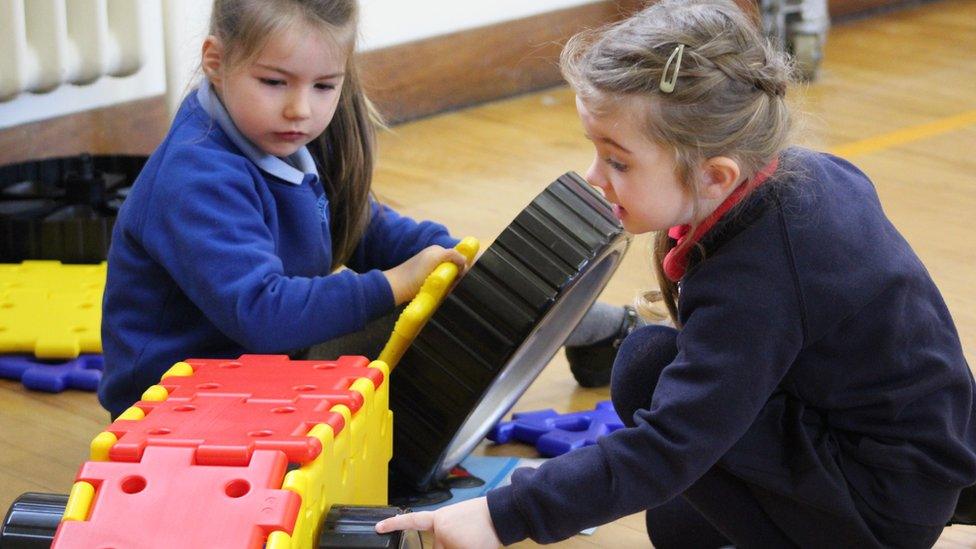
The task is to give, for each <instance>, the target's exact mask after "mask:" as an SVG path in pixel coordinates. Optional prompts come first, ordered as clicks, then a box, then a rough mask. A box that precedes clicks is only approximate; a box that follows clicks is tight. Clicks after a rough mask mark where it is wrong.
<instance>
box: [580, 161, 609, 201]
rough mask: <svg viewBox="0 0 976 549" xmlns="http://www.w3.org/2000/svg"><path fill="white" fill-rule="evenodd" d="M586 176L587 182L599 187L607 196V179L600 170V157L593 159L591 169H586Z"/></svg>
mask: <svg viewBox="0 0 976 549" xmlns="http://www.w3.org/2000/svg"><path fill="white" fill-rule="evenodd" d="M584 177H585V178H586V182H587V183H589V184H590V185H591V186H593V187H596V188H597V189H599V190H600V192H601V193H603V195H604V196H606V194H607V193H606V190H607V188H606V187H607V181H606V178H605V177H603V174H602V173H601V171H600V159H598V158H594V159H593V162H592V163H591V164H590V167H589V169H587V170H586V175H585V176H584Z"/></svg>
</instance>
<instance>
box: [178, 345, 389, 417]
mask: <svg viewBox="0 0 976 549" xmlns="http://www.w3.org/2000/svg"><path fill="white" fill-rule="evenodd" d="M186 362H187V363H189V364H190V366H192V367H193V375H192V376H189V377H181V376H170V377H167V378H166V379H164V380H162V381H161V382H160V383H159V384H160V385H162V386H163V387H165V388H166V390H167V391H168V392H169V400H179V399H183V400H186V399H190V398H193V397H194V396H195V395H198V394H200V395H203V394H215V395H238V396H243V397H245V398H248V399H252V400H253V399H265V400H294V399H296V398H344V397H348V396H349V395H350V394H352V400H351V401H350V402H351V403H352V404H353V405H352V406H350V407H349V408H350V411H352V412H353V413H355V412H356V411H357V410H359V408H360V407H362V405H363V399H362V395H360V394H359V393H357V392H350V391H348V389H349V386H350V385H351V384H352V382H354V381H355V380H356V379H358V378H361V377H365V378H369V380H370V381H372V383H373V387H378V386H379V385H380V384H381V383H383V372H381V371H380V370H377V369H376V368H367V366H368V365H369V360H368V359H367V358H365V357H361V356H342V357H339V359H338V360H291V359H289V358H288V356H287V355H241V357H240V358H238V359H236V360H226V359H196V358H192V359H188V360H187V361H186Z"/></svg>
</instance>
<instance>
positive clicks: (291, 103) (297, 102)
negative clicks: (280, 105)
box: [284, 92, 312, 120]
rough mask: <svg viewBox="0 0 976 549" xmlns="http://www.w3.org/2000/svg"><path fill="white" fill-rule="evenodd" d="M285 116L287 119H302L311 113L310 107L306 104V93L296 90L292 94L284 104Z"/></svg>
mask: <svg viewBox="0 0 976 549" xmlns="http://www.w3.org/2000/svg"><path fill="white" fill-rule="evenodd" d="M284 115H285V118H287V119H289V120H304V119H306V118H308V117H309V116H311V115H312V109H311V107H309V104H308V97H307V96H306V94H304V93H301V92H298V93H295V94H292V96H291V97H289V98H288V103H286V104H285V112H284Z"/></svg>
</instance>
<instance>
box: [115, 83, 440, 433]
mask: <svg viewBox="0 0 976 549" xmlns="http://www.w3.org/2000/svg"><path fill="white" fill-rule="evenodd" d="M328 198H329V197H328V196H325V194H324V192H323V186H322V182H321V181H319V177H318V174H317V170H316V167H315V163H314V161H313V160H312V157H311V155H310V154H309V153H308V151H307V150H306V149H305V148H304V147H303V148H302V149H301V150H299V151H298V152H297V153H295V154H294V155H292V156H291V157H290V158H288V159H285V160H282V159H280V158H277V157H274V156H270V155H266V154H264V153H262V152H261V151H260V150H258V149H257V148H256V147H254V145H253V144H251V143H250V142H249V141H248V140H247V139H246V138H245V137H244V136H243V135H241V134H240V132H238V130H237V129H236V128H235V127H234V124H233V122H232V121H231V119H230V117H229V116H228V115H227V112H226V111H225V110H224V108H223V106H222V105H221V104H220V101H219V99H218V98H217V97H216V95H215V94H213V93H212V91H211V89H210V86H209V85H207V84H206V83H204V84H203V85H201V87H200V88H199V89H198V90H197V91H196V92H195V93H191V94H190V95H189V96H188V97H187V98H186V100H184V102H183V104H182V106H181V107H180V109H179V112H178V113H177V114H176V117H175V119H174V121H173V125H172V127H171V128H170V131H169V133H168V135H167V136H166V138H165V139H164V140H163V142H162V143H161V144H160V146H159V148H158V149H156V151H155V152H154V153H153V154H152V156H151V157H150V159H149V161H148V163H147V164H146V166H145V168H144V169H143V171H142V172H141V173H140V175H139V177H138V178H137V180H136V182H135V184H134V186H133V187H132V191H131V193H130V194H129V196H128V197H127V198H126V200H125V203H124V204H123V206H122V209H121V211H120V212H119V216H118V219H117V221H116V224H115V228H114V229H113V233H112V245H111V249H110V250H109V256H108V277H107V281H106V286H105V295H104V301H103V313H102V346H103V349H104V354H105V372H104V375H103V377H102V382H101V385H100V386H99V390H98V396H99V400H100V401H101V403H102V405H103V406H104V407H105V408H106V409H108V410H109V411H110V412H112V413H114V414H117V413H120V412H121V411H123V410H125V408H126V407H128V406H129V405H131V404H132V403H134V402H135V401H137V400H139V398H140V395H141V393H142V392H143V391H144V390H145V389H146V388H147V387H149V386H150V385H152V384H154V383H156V382H158V381H159V378H160V375H161V374H162V373H163V372H165V371H166V370H167V369H168V368H169V367H170V366H171V365H172V364H173V363H174V362H177V361H179V360H183V359H186V358H190V357H237V356H239V355H240V354H242V353H286V352H289V351H294V350H297V349H301V348H304V347H309V346H311V345H314V344H317V343H322V342H324V341H328V340H330V339H333V338H335V337H337V336H341V335H343V334H347V333H351V332H355V331H357V330H361V329H363V327H364V326H365V325H366V323H367V322H369V321H371V320H373V319H376V318H378V317H380V316H382V315H384V314H387V313H390V312H392V311H393V309H394V301H393V293H392V290H391V288H390V285H389V283H388V282H387V280H386V278H385V276H384V275H383V273H382V272H381V271H382V270H386V269H389V268H391V267H394V266H396V265H398V264H400V263H402V262H403V261H405V260H407V259H409V258H410V257H411V256H413V255H414V254H416V253H417V252H419V251H420V250H422V249H423V248H425V247H427V246H429V245H431V244H439V245H442V246H445V247H451V246H454V245H455V244H456V243H457V241H456V240H455V239H453V238H451V237H450V235H449V234H448V232H447V230H446V229H445V228H444V227H443V226H441V225H438V224H436V223H431V222H423V223H417V222H414V221H413V220H411V219H409V218H407V217H401V216H400V215H398V214H397V213H396V212H394V211H393V210H391V209H390V208H388V207H385V206H382V205H380V204H378V203H376V202H373V203H372V205H371V206H372V217H371V221H370V223H369V225H368V227H367V229H366V231H365V234H364V235H363V237H362V241H361V242H360V243H359V246H358V247H357V248H356V250H355V253H354V254H353V256H352V258H351V259H350V261H349V262H348V265H347V267H348V270H343V271H341V272H336V273H333V272H331V271H332V267H331V265H332V242H331V237H330V233H329V219H328V218H329V204H328Z"/></svg>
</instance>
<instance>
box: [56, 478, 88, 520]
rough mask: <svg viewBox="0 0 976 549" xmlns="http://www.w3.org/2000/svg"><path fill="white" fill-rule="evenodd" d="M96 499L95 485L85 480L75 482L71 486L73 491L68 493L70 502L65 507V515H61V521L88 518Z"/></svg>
mask: <svg viewBox="0 0 976 549" xmlns="http://www.w3.org/2000/svg"><path fill="white" fill-rule="evenodd" d="M94 499H95V487H94V486H92V485H91V484H90V483H87V482H85V481H83V480H80V481H78V482H76V483H74V485H73V486H72V487H71V493H70V494H68V504H67V505H66V506H65V508H64V516H62V517H61V521H62V522H64V521H66V520H87V519H88V512H89V511H90V510H91V504H92V500H94Z"/></svg>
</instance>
